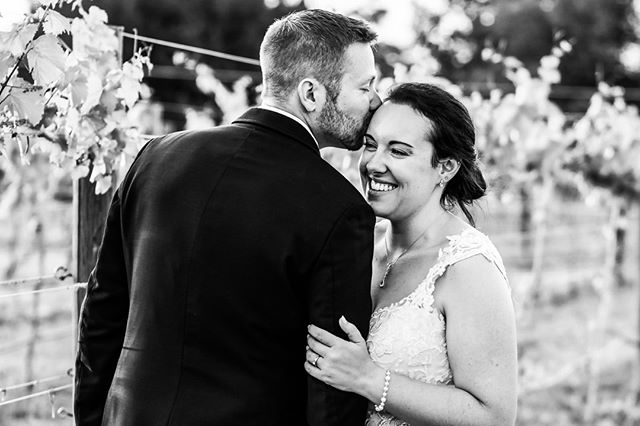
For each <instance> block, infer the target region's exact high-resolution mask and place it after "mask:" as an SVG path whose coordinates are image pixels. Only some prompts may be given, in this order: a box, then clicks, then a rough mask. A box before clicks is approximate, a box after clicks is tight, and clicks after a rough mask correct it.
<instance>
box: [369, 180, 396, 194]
mask: <svg viewBox="0 0 640 426" xmlns="http://www.w3.org/2000/svg"><path fill="white" fill-rule="evenodd" d="M370 185H371V189H373V190H374V191H382V192H387V191H391V190H393V189H394V186H393V185H388V184H386V183H379V182H376V181H375V180H372V181H371V184H370Z"/></svg>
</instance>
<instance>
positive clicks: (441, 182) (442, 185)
mask: <svg viewBox="0 0 640 426" xmlns="http://www.w3.org/2000/svg"><path fill="white" fill-rule="evenodd" d="M444 182H445V180H444V178H442V179H440V183H439V184H438V185H440V188H444Z"/></svg>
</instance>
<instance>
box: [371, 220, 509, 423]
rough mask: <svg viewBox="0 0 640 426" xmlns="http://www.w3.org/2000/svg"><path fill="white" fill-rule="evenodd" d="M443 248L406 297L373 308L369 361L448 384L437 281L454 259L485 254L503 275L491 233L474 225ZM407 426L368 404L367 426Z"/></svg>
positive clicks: (443, 327) (443, 330) (451, 238)
mask: <svg viewBox="0 0 640 426" xmlns="http://www.w3.org/2000/svg"><path fill="white" fill-rule="evenodd" d="M447 238H448V239H449V243H448V245H447V247H445V248H443V249H441V250H440V252H439V254H438V260H437V261H436V263H435V264H434V265H433V266H432V267H431V268H430V269H429V272H428V273H427V276H426V278H425V279H424V280H423V281H422V282H421V283H420V284H419V285H418V287H417V288H416V289H415V290H414V291H413V292H412V293H411V294H409V295H408V296H407V297H405V298H404V299H402V300H400V301H398V302H396V303H393V304H391V305H389V306H384V307H381V308H378V309H376V310H375V311H374V312H373V314H372V315H371V321H370V323H369V337H368V339H367V347H368V349H369V353H370V354H371V357H372V359H373V361H374V362H375V363H376V364H378V365H380V366H381V367H383V368H387V369H389V370H391V372H392V373H396V374H402V375H405V376H408V377H410V378H412V379H415V380H420V381H422V382H425V383H432V384H439V385H451V384H452V383H453V375H452V373H451V368H450V367H449V358H448V356H447V342H446V338H445V328H446V322H445V318H444V317H443V315H442V314H441V313H439V312H438V310H437V309H435V307H434V300H433V291H434V289H435V285H436V280H437V279H438V278H439V277H441V276H442V275H443V274H444V272H445V271H446V269H447V268H448V267H449V266H450V265H453V264H454V263H456V262H459V261H461V260H464V259H467V258H469V257H471V256H475V255H483V256H485V257H486V258H487V259H488V260H489V261H491V262H493V263H494V264H495V265H496V267H497V268H498V269H499V270H500V272H501V273H502V275H503V276H504V277H505V279H506V273H505V269H504V265H503V263H502V259H501V257H500V254H499V253H498V251H497V250H496V248H495V246H494V245H493V243H491V241H490V240H489V238H488V237H487V236H486V235H484V234H482V233H481V232H480V231H477V230H476V229H473V228H470V229H466V230H465V231H463V232H462V233H460V234H458V235H455V236H450V237H447ZM383 425H384V426H387V425H389V426H408V425H409V423H406V422H404V421H402V420H400V419H398V418H396V417H394V416H392V415H391V414H389V413H387V412H385V411H382V412H380V413H378V412H376V411H375V410H374V409H373V404H370V405H369V412H368V415H367V421H366V426H383Z"/></svg>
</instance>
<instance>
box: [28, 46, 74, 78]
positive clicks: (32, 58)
mask: <svg viewBox="0 0 640 426" xmlns="http://www.w3.org/2000/svg"><path fill="white" fill-rule="evenodd" d="M27 59H28V61H29V67H30V68H31V76H32V77H33V80H34V82H35V83H36V84H40V85H43V86H48V85H49V84H51V83H53V82H56V81H58V79H59V78H60V77H62V75H63V74H64V66H65V59H66V55H65V52H64V50H62V47H61V46H60V44H59V43H58V38H57V37H56V36H54V35H52V34H45V35H43V36H40V37H38V38H37V39H36V40H35V42H34V43H33V49H31V50H30V51H29V53H28V54H27Z"/></svg>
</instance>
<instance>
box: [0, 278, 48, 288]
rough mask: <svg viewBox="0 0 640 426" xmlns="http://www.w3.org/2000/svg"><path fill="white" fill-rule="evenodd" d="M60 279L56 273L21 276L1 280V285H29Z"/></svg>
mask: <svg viewBox="0 0 640 426" xmlns="http://www.w3.org/2000/svg"><path fill="white" fill-rule="evenodd" d="M53 280H55V281H58V279H57V278H56V277H55V276H54V275H47V276H44V277H32V278H21V279H17V280H9V281H0V286H2V285H27V284H36V283H39V282H40V281H53Z"/></svg>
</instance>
